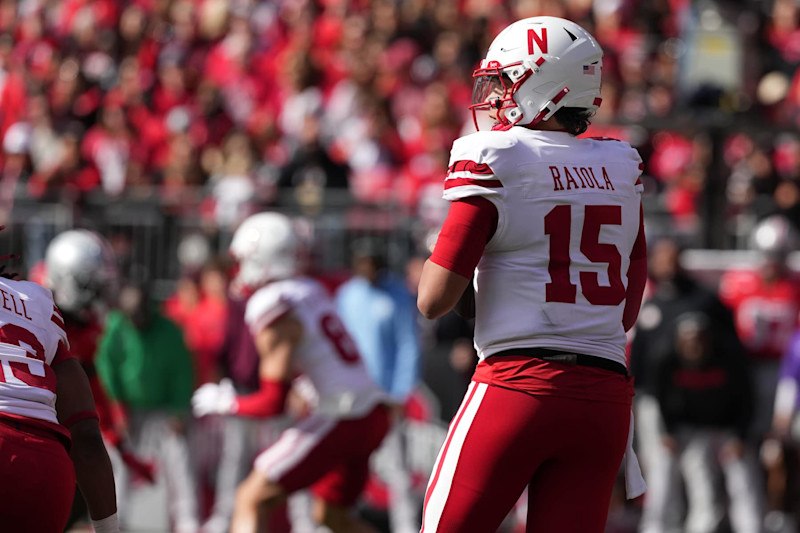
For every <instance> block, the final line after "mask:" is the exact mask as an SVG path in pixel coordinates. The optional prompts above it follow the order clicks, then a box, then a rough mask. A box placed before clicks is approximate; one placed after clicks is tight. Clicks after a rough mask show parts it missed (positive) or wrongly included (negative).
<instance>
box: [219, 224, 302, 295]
mask: <svg viewBox="0 0 800 533" xmlns="http://www.w3.org/2000/svg"><path fill="white" fill-rule="evenodd" d="M298 251H299V245H298V238H297V234H296V232H295V229H294V226H293V224H292V221H291V220H290V219H289V218H288V217H287V216H285V215H281V214H279V213H258V214H255V215H251V216H250V217H248V218H247V219H245V221H244V222H242V224H241V225H240V226H239V228H238V229H237V230H236V232H235V233H234V234H233V240H232V241H231V245H230V253H231V255H232V256H233V257H234V258H235V259H236V261H237V262H238V263H239V271H238V273H237V274H236V279H235V280H234V283H236V284H237V285H239V286H242V287H248V288H251V289H254V288H257V287H259V286H261V285H263V284H265V283H267V282H270V281H275V280H278V279H284V278H288V277H291V276H293V275H294V274H296V273H297V271H298V263H299V261H298Z"/></svg>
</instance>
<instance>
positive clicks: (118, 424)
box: [44, 229, 154, 520]
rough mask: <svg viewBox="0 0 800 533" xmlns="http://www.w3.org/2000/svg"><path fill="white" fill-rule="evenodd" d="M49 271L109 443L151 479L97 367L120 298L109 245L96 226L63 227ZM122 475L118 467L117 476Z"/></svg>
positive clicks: (50, 249)
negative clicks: (108, 317)
mask: <svg viewBox="0 0 800 533" xmlns="http://www.w3.org/2000/svg"><path fill="white" fill-rule="evenodd" d="M45 271H46V277H45V282H44V283H45V285H46V286H47V288H49V289H50V290H51V291H52V293H53V299H54V300H55V302H56V304H57V305H58V308H59V310H60V311H61V314H62V318H63V321H64V330H65V331H66V333H67V337H68V338H69V340H70V352H71V353H72V355H73V356H74V357H75V359H76V360H77V361H78V362H79V363H80V365H81V367H83V370H84V372H85V373H86V375H87V377H88V379H89V386H90V387H91V389H92V397H93V398H94V402H95V407H96V410H97V415H98V418H99V424H100V430H101V432H102V434H103V437H104V439H105V441H106V444H108V445H109V446H113V447H114V448H115V449H116V451H117V452H119V455H118V456H116V457H119V459H120V460H121V461H122V462H124V463H125V465H126V466H127V467H128V468H130V469H131V472H132V473H133V474H134V476H135V477H139V478H143V479H145V480H147V481H153V475H154V472H153V466H152V465H150V464H148V463H146V462H144V461H142V460H140V459H139V458H138V457H137V456H136V455H135V454H134V453H133V452H132V451H131V450H130V449H129V445H128V443H127V438H126V433H127V429H126V426H127V423H126V417H125V413H124V410H123V409H122V407H121V406H120V405H119V404H117V403H116V402H113V401H112V400H110V399H109V398H108V396H107V395H106V393H105V391H104V390H103V387H102V385H101V383H100V380H99V378H98V376H97V370H96V369H95V353H96V351H97V343H98V342H99V340H100V337H101V335H102V333H103V324H104V321H105V314H106V311H107V310H108V307H109V306H110V305H111V302H113V301H114V300H115V298H116V293H117V290H118V285H119V269H118V266H117V260H116V256H115V254H114V251H113V250H112V248H111V245H110V244H109V243H108V242H107V241H106V240H105V239H104V238H103V237H102V236H100V235H99V234H97V233H95V232H93V231H89V230H86V229H74V230H67V231H64V232H62V233H59V234H58V235H56V237H55V238H54V239H53V240H52V241H50V244H49V245H48V246H47V251H46V253H45ZM112 456H114V450H112ZM115 467H116V465H115ZM119 475H120V472H119V471H118V472H117V481H119ZM76 496H78V495H76ZM82 513H85V508H83V507H82V504H81V501H80V498H79V497H78V498H77V499H76V502H75V508H74V509H73V516H72V519H73V520H75V519H78V518H79V517H80V516H79V515H80V514H82Z"/></svg>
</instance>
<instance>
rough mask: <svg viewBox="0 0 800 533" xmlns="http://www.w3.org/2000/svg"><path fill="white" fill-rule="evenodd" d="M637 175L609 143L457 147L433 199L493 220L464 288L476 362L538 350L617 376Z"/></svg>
mask: <svg viewBox="0 0 800 533" xmlns="http://www.w3.org/2000/svg"><path fill="white" fill-rule="evenodd" d="M641 171H642V160H641V158H640V157H639V154H638V153H637V151H636V150H635V149H633V148H632V147H631V146H630V145H629V144H628V143H625V142H621V141H616V140H613V139H602V140H601V139H579V138H576V137H573V136H572V135H570V134H568V133H565V132H550V131H535V130H530V129H527V128H521V127H514V128H511V129H509V130H508V131H482V132H477V133H474V134H472V135H468V136H466V137H462V138H460V139H458V140H456V142H455V143H454V145H453V149H452V151H451V155H450V167H449V170H448V174H447V178H446V180H445V185H444V188H445V191H444V198H445V199H446V200H450V201H453V200H458V199H461V198H466V197H469V196H483V197H485V198H487V199H488V200H490V201H491V202H492V203H493V204H494V205H495V206H496V207H497V212H498V223H497V230H496V231H495V234H494V236H493V237H492V239H491V240H490V241H489V243H488V244H487V246H486V249H485V252H484V254H483V257H482V258H481V260H480V262H479V264H478V267H477V269H476V275H475V281H474V287H475V290H476V301H475V304H476V326H475V346H476V349H477V350H478V355H479V357H480V358H481V359H484V358H486V357H487V356H490V355H492V354H494V353H497V352H500V351H502V350H508V349H513V348H528V347H545V348H553V349H557V350H567V351H574V352H577V353H584V354H589V355H595V356H600V357H605V358H607V359H612V360H614V361H617V362H619V363H622V364H623V365H624V364H625V331H624V329H623V326H622V313H623V309H624V305H625V290H626V287H627V284H628V279H627V272H628V266H629V264H630V254H631V249H632V248H633V244H634V242H635V240H636V237H637V234H638V231H639V219H640V203H641V194H642V189H643V187H642V185H641V182H640V180H639V176H640V175H641Z"/></svg>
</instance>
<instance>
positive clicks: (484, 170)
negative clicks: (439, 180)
mask: <svg viewBox="0 0 800 533" xmlns="http://www.w3.org/2000/svg"><path fill="white" fill-rule="evenodd" d="M453 172H469V173H471V174H476V175H479V176H491V175H493V174H494V171H493V170H492V169H491V168H489V165H487V164H486V163H476V162H475V161H456V162H455V163H453V164H452V165H450V168H448V169H447V175H448V176H449V175H450V174H452V173H453Z"/></svg>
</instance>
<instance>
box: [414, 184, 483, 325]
mask: <svg viewBox="0 0 800 533" xmlns="http://www.w3.org/2000/svg"><path fill="white" fill-rule="evenodd" d="M496 228H497V208H496V207H495V206H494V204H493V203H492V202H491V201H489V200H487V199H486V198H482V197H469V198H464V199H461V200H457V201H454V202H452V203H451V204H450V210H449V211H448V213H447V218H446V219H445V221H444V225H443V226H442V231H441V232H440V233H439V239H438V240H437V241H436V247H435V248H434V250H433V254H432V255H431V257H430V258H429V259H428V260H427V261H425V265H424V266H423V267H422V276H421V277H420V282H419V293H418V296H417V307H418V308H419V310H420V312H421V313H422V314H423V315H424V316H425V318H438V317H440V316H442V315H444V314H445V313H447V312H448V311H450V310H451V309H453V308H454V307H455V306H456V304H457V303H458V302H459V300H461V298H462V295H464V291H465V289H468V288H469V290H470V291H471V290H472V288H471V287H470V279H471V278H472V274H473V272H474V271H475V267H476V266H477V265H478V261H480V258H481V256H482V255H483V250H484V248H485V247H486V243H487V242H488V241H489V239H491V238H492V236H493V235H494V232H495V229H496Z"/></svg>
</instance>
